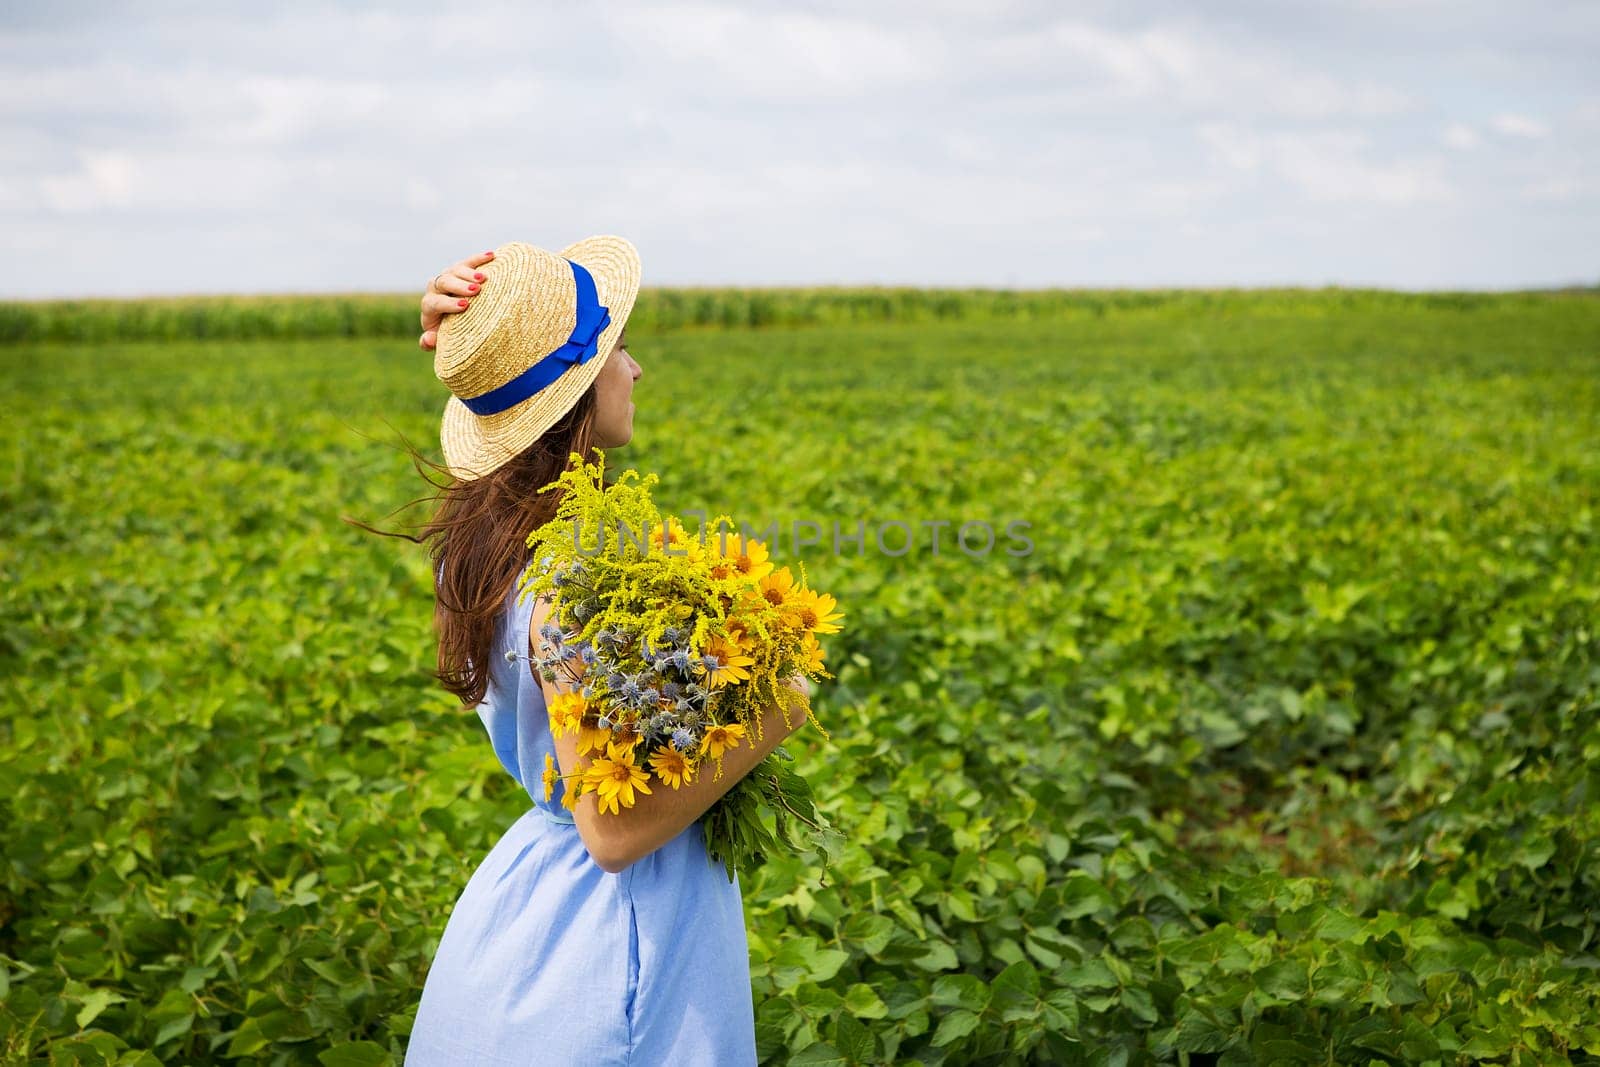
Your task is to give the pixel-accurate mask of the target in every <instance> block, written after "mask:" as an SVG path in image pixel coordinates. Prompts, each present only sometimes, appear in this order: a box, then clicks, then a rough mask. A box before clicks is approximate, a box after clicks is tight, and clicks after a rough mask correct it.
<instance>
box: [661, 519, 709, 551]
mask: <svg viewBox="0 0 1600 1067" xmlns="http://www.w3.org/2000/svg"><path fill="white" fill-rule="evenodd" d="M663 531H665V532H666V535H667V537H668V538H669V539H670V541H671V544H672V555H673V556H674V557H676V558H679V559H699V558H700V556H701V551H702V550H701V548H700V542H699V541H698V540H696V539H695V538H693V537H690V536H689V531H688V530H685V529H684V528H683V523H681V522H679V521H678V520H677V517H676V516H673V515H668V516H667V518H666V522H665V523H664V524H663V525H661V526H652V527H651V528H650V552H651V554H656V553H663V552H664V551H665V549H664V547H663V540H662V532H663Z"/></svg>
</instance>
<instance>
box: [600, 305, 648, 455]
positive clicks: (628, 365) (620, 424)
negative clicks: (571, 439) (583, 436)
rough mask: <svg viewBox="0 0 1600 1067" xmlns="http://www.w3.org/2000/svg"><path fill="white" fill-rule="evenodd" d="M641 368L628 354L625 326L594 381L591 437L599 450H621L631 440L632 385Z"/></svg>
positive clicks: (626, 329)
mask: <svg viewBox="0 0 1600 1067" xmlns="http://www.w3.org/2000/svg"><path fill="white" fill-rule="evenodd" d="M643 373H644V368H642V367H640V366H639V364H637V363H635V362H634V361H633V357H632V356H630V355H628V328H627V327H626V326H624V327H623V328H622V333H621V334H620V335H619V336H618V337H617V344H616V347H614V348H613V349H612V350H611V354H610V355H608V356H607V357H606V361H605V364H604V365H603V366H602V367H601V368H600V376H599V377H598V378H596V379H595V380H594V400H595V412H594V434H595V442H594V443H595V444H596V445H598V446H599V447H600V448H620V447H622V446H623V445H625V444H627V443H628V442H629V441H630V440H632V438H633V400H632V399H631V398H632V396H633V383H634V382H635V381H637V380H638V378H639V376H640V375H641V374H643Z"/></svg>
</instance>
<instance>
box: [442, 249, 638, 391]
mask: <svg viewBox="0 0 1600 1067" xmlns="http://www.w3.org/2000/svg"><path fill="white" fill-rule="evenodd" d="M567 262H568V263H569V264H571V265H572V280H573V281H574V282H576V283H577V285H578V307H577V321H576V323H575V324H574V325H573V327H572V336H571V337H569V338H568V339H567V343H566V344H564V345H562V346H561V347H560V348H558V349H556V350H555V351H554V352H551V353H550V354H549V355H547V356H545V357H544V358H543V359H541V360H539V362H537V363H535V364H534V365H533V366H531V367H529V368H528V369H527V370H525V371H523V372H522V373H521V374H519V375H517V376H516V377H515V378H513V379H511V380H510V381H509V382H507V383H506V384H504V385H502V386H500V387H498V388H496V389H491V390H489V391H488V392H487V393H484V394H482V395H481V396H475V397H472V398H471V399H470V400H469V399H467V398H466V397H462V398H461V402H462V403H463V404H465V405H466V406H467V410H468V411H470V412H472V413H473V414H474V415H494V414H496V413H498V412H501V411H504V410H506V409H507V408H513V407H516V406H517V405H518V404H520V403H522V402H523V401H524V400H526V399H528V398H529V397H530V396H532V395H533V394H534V393H537V392H538V391H539V390H541V389H543V388H544V387H545V386H547V385H549V384H550V383H551V382H553V381H555V380H556V379H557V378H559V377H561V376H562V375H563V374H565V373H566V372H567V371H568V370H570V369H571V368H573V367H576V366H578V365H579V364H582V363H586V362H588V361H589V360H590V359H592V358H594V355H595V353H596V352H598V351H599V348H600V334H601V333H602V332H603V331H604V330H605V328H606V327H607V326H609V325H611V309H610V308H608V307H605V306H604V305H602V304H601V303H600V299H599V297H597V296H596V295H595V291H594V278H593V277H592V276H591V275H590V274H589V272H588V271H587V270H585V269H583V268H582V267H580V266H579V265H578V264H576V263H573V262H572V261H571V260H570V259H569V260H567Z"/></svg>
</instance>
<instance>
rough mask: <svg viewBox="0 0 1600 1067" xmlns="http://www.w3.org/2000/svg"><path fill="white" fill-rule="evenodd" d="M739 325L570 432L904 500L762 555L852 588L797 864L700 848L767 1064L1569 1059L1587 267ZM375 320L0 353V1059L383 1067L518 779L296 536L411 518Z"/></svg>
mask: <svg viewBox="0 0 1600 1067" xmlns="http://www.w3.org/2000/svg"><path fill="white" fill-rule="evenodd" d="M873 299H874V298H873V297H872V295H871V294H862V295H861V297H860V301H859V302H860V304H861V306H872V300H873ZM930 299H931V298H930ZM995 299H996V300H998V299H999V298H998V297H996V298H995ZM1139 299H1142V295H1140V294H1132V295H1130V297H1129V300H1130V302H1131V303H1136V302H1137V301H1138V300H1139ZM715 307H716V305H714V304H712V305H707V306H706V308H704V309H699V310H696V311H695V312H694V313H695V315H702V314H705V315H709V314H711V313H712V311H714V310H715ZM728 314H729V316H730V317H731V318H732V319H733V320H735V321H739V315H740V314H743V315H744V316H745V321H748V320H749V318H750V317H751V316H750V312H749V311H748V310H745V311H743V312H738V311H730V312H728ZM762 314H766V312H763V313H762ZM986 314H987V313H986ZM91 319H92V317H91ZM996 321H998V320H996ZM643 322H644V320H643V319H642V318H641V319H639V320H636V322H635V325H636V326H638V325H642V324H643ZM657 325H659V321H658V323H657ZM767 325H768V328H765V329H762V330H760V331H751V330H728V331H725V332H717V331H689V330H683V331H676V332H668V331H664V330H658V331H657V332H655V333H653V334H651V333H645V332H641V333H640V336H639V344H638V345H637V347H636V348H634V349H633V354H634V355H635V357H636V358H637V359H638V360H639V361H640V363H641V364H642V365H643V366H644V367H645V369H646V373H645V376H644V377H643V378H641V379H640V381H639V383H638V387H637V390H636V393H635V397H634V399H635V401H636V402H637V404H638V417H637V419H636V425H637V436H636V439H635V442H634V444H633V445H631V446H630V447H629V448H628V449H627V450H625V451H624V452H620V453H617V456H618V457H619V459H621V460H622V461H623V462H624V463H625V465H627V466H633V467H637V468H639V469H642V470H653V471H659V472H662V474H663V475H664V477H663V482H662V485H661V491H660V492H659V493H658V503H659V504H660V505H661V507H662V510H664V511H670V512H674V513H677V514H685V513H686V512H688V511H690V510H693V509H705V510H706V511H707V512H708V513H712V514H715V513H719V512H724V511H725V512H728V513H731V514H736V515H740V516H748V517H750V518H751V520H752V521H753V522H754V523H755V524H756V525H757V526H763V525H764V524H765V523H766V522H767V521H768V520H771V521H777V522H780V523H784V524H787V523H788V522H790V521H791V520H794V519H808V520H814V521H817V522H819V523H823V524H831V523H832V522H834V521H838V522H839V523H840V524H841V526H842V527H843V530H844V534H845V535H847V536H848V535H849V534H850V533H851V531H852V530H853V529H854V527H855V524H856V522H857V521H862V520H864V521H865V522H866V523H867V524H868V527H869V529H870V528H872V527H875V526H876V524H878V523H881V522H883V521H887V520H893V519H898V520H900V521H905V522H909V523H912V524H914V525H915V526H916V531H917V535H918V540H917V547H916V548H915V549H914V550H913V551H911V552H908V553H907V554H906V555H904V556H889V555H884V554H880V553H877V552H874V551H871V545H872V537H871V536H870V533H869V535H868V537H867V539H866V544H867V548H868V550H867V551H865V552H862V551H858V550H857V549H855V548H854V547H853V546H852V545H850V544H848V543H847V544H846V545H845V547H844V549H843V551H842V552H841V553H840V554H839V555H837V556H835V555H833V554H832V552H831V546H830V550H829V551H823V550H819V549H818V548H816V547H814V546H813V547H810V548H807V549H803V550H800V551H794V550H793V549H792V542H791V540H790V538H789V537H788V536H785V538H784V539H783V540H782V542H781V543H780V544H778V545H775V546H774V555H775V557H777V558H779V559H781V560H785V561H787V560H789V559H793V558H795V557H796V556H802V557H804V558H805V559H806V560H807V563H808V569H809V571H810V572H811V574H812V577H813V578H814V579H815V581H816V582H817V583H818V584H819V585H821V586H823V587H825V588H827V589H828V590H829V591H830V592H833V593H835V594H836V595H837V596H838V597H839V598H840V600H841V602H842V603H844V604H845V605H847V606H848V607H849V608H850V610H851V614H850V618H849V625H848V627H847V629H846V632H845V633H844V634H843V635H841V638H842V639H841V640H840V641H839V642H838V643H837V644H836V645H835V646H833V647H831V648H830V651H829V657H828V658H829V665H830V668H831V669H832V670H833V672H834V673H835V675H836V676H837V681H836V683H835V684H833V685H830V686H827V687H825V688H824V690H823V691H822V693H821V694H819V696H818V698H817V706H816V712H817V715H818V718H819V719H820V720H821V721H823V722H825V723H826V724H827V726H828V729H829V733H830V734H831V736H832V738H833V740H832V741H831V742H829V743H827V744H826V745H816V746H811V745H808V744H807V743H806V742H805V738H806V737H807V736H808V735H807V733H806V732H802V733H801V734H799V735H796V738H795V740H794V742H793V743H792V744H791V745H790V748H791V749H792V750H793V752H794V754H795V756H796V759H795V767H796V769H797V770H799V771H800V772H802V773H803V774H804V775H805V776H806V777H807V778H808V779H809V780H810V781H811V783H812V785H813V788H814V790H815V792H816V797H817V802H818V807H819V809H820V810H821V811H823V812H824V813H826V814H827V815H828V817H829V818H830V819H831V820H832V821H833V822H834V824H835V825H837V826H838V827H839V828H840V829H842V830H843V831H845V833H846V835H847V837H848V841H847V843H846V844H845V845H844V846H843V848H842V849H841V850H840V852H839V854H838V856H837V857H836V858H835V860H834V862H833V863H831V864H829V865H827V866H826V867H824V866H823V865H822V864H820V863H819V862H817V860H818V858H817V857H814V856H797V857H796V856H782V855H779V856H777V857H775V858H774V859H772V860H771V861H770V862H768V863H767V864H766V865H765V866H764V867H762V868H761V869H760V870H759V871H757V872H756V874H755V876H753V877H752V878H751V879H750V880H749V881H748V882H745V883H744V887H745V890H746V901H747V915H748V917H749V921H750V951H751V972H752V980H753V982H754V986H755V993H756V1004H757V1015H758V1018H757V1032H758V1039H759V1042H760V1048H761V1050H762V1053H763V1056H764V1058H765V1059H766V1060H767V1061H768V1062H773V1063H780V1062H793V1063H881V1062H888V1061H894V1060H899V1061H911V1062H922V1063H929V1064H933V1063H990V1064H1001V1063H1041V1064H1042V1063H1051V1064H1055V1063H1107V1064H1110V1063H1145V1062H1173V1063H1180V1062H1189V1063H1230V1064H1232V1063H1256V1062H1261V1063H1268V1062H1278V1063H1300V1062H1317V1063H1330V1062H1331V1063H1372V1062H1377V1063H1427V1062H1437V1063H1467V1062H1474V1061H1489V1062H1512V1063H1541V1062H1566V1061H1568V1060H1574V1061H1579V1062H1594V1061H1595V1060H1596V1058H1600V1022H1597V1020H1600V982H1597V980H1596V972H1597V969H1600V952H1597V948H1596V936H1597V931H1596V923H1597V921H1600V884H1597V878H1600V873H1597V872H1600V864H1597V862H1596V861H1597V855H1596V850H1597V840H1600V814H1597V813H1600V808H1597V803H1600V770H1597V768H1600V642H1597V636H1596V633H1597V626H1596V619H1597V618H1600V580H1597V575H1600V540H1597V534H1596V514H1597V509H1596V499H1595V498H1596V490H1597V487H1600V450H1596V448H1595V447H1594V442H1595V441H1596V440H1597V439H1600V301H1597V300H1596V299H1595V298H1594V297H1593V296H1577V295H1573V296H1549V297H1535V296H1522V295H1518V296H1504V297H1498V296H1488V295H1484V296H1468V297H1460V296H1451V295H1436V296H1426V295H1419V296H1405V295H1390V294H1375V295H1360V294H1342V293H1333V294H1324V293H1310V294H1273V293H1268V294H1262V295H1259V296H1255V295H1252V294H1219V295H1215V296H1210V295H1194V296H1192V297H1191V296H1184V297H1182V298H1174V299H1170V300H1168V301H1167V302H1165V303H1163V302H1161V301H1159V300H1151V301H1148V302H1146V303H1145V304H1143V305H1141V306H1138V307H1123V308H1109V309H1108V310H1107V311H1106V313H1104V314H1100V313H1095V312H1088V311H1085V312H1082V313H1079V312H1072V313H1062V314H1053V315H1049V316H1043V315H1041V316H1038V317H1028V316H1024V315H1016V316H1014V317H1011V318H1007V319H1005V321H1004V322H1003V324H1001V325H996V324H995V321H989V320H983V321H979V319H978V318H977V317H976V315H974V316H973V317H972V318H971V319H970V320H969V319H967V318H963V317H962V316H961V315H954V314H953V315H950V316H948V317H947V318H946V319H937V320H936V319H934V318H929V319H927V320H912V321H908V322H902V321H898V320H896V321H894V322H892V323H882V322H876V321H862V322H856V323H849V322H846V323H841V324H837V325H827V324H821V325H815V326H808V327H805V328H789V327H787V326H784V325H782V324H781V323H770V324H767ZM405 338H406V339H405V340H404V341H403V342H402V341H392V342H391V341H383V342H374V341H362V340H351V341H338V342H333V341H317V342H288V343H280V342H274V343H272V344H243V343H236V342H234V343H226V344H223V343H216V342H209V341H208V342H185V343H171V344H162V345H149V344H139V345H119V344H102V343H96V344H93V345H27V346H18V347H12V348H10V349H7V350H6V351H5V352H4V353H0V378H3V381H4V384H5V387H6V395H7V396H8V397H12V398H14V400H15V402H14V404H13V407H12V417H11V419H10V420H9V422H8V428H9V429H10V431H11V432H9V433H8V434H6V435H5V437H4V438H3V440H0V472H4V476H3V477H0V590H3V592H0V661H3V667H4V670H3V672H0V677H3V678H4V682H3V683H0V684H3V687H4V688H3V690H0V692H3V697H0V1060H5V1061H26V1060H30V1059H38V1060H49V1059H54V1060H57V1061H60V1062H81V1063H113V1062H120V1063H152V1064H153V1063H196V1062H214V1061H219V1060H227V1059H236V1060H248V1061H258V1060H259V1061H266V1062H276V1063H285V1064H289V1063H306V1064H313V1063H317V1064H344V1063H382V1062H398V1061H399V1059H400V1057H401V1056H402V1055H403V1052H404V1047H405V1038H406V1034H407V1033H408V1031H409V1027H410V1020H411V1017H412V1013H413V1011H414V1009H415V1005H416V998H417V996H418V993H419V991H420V989H421V985H422V980H423V977H424V975H425V973H426V970H427V966H428V961H429V959H430V958H431V956H432V953H433V951H434V948H435V946H436V943H437V937H438V935H439V932H440V931H441V930H442V929H443V926H444V923H445V919H446V916H447V914H448V911H449V908H450V906H451V904H452V903H453V902H454V900H455V899H456V897H457V896H458V895H459V893H460V891H461V888H462V887H463V886H464V885H465V883H466V880H467V878H468V876H469V875H470V874H471V872H472V870H473V869H474V868H475V866H476V865H477V863H478V862H479V860H481V858H482V856H483V855H484V854H485V853H486V852H487V851H488V849H489V848H490V847H491V846H492V845H493V843H494V841H495V840H496V839H497V838H498V836H499V835H500V833H502V832H503V830H504V829H505V827H506V826H508V825H509V824H510V823H511V822H512V821H513V820H514V819H515V818H516V817H517V816H518V815H520V814H521V813H522V812H523V811H524V810H525V809H526V807H527V803H528V802H527V796H526V794H525V793H524V792H522V790H521V787H520V786H519V785H518V784H517V783H516V782H514V781H512V780H511V778H510V777H509V776H508V775H506V774H505V773H504V771H503V770H502V769H501V768H500V767H499V765H498V763H497V762H496V761H495V759H494V756H493V753H492V752H491V751H490V749H489V746H488V744H487V741H486V739H485V737H484V736H483V731H482V725H481V724H480V723H479V722H478V721H477V718H476V717H475V716H474V715H472V714H471V713H470V712H465V711H462V710H461V709H459V708H455V707H452V706H451V701H450V700H449V698H448V697H446V696H445V695H444V694H443V692H442V690H440V689H438V687H437V685H436V684H435V683H434V682H433V680H432V679H431V677H430V674H431V671H432V669H433V667H434V660H433V655H434V648H433V644H432V640H433V635H432V631H431V624H432V620H431V614H430V605H431V600H430V597H431V591H432V586H431V582H430V572H429V566H428V561H427V559H426V556H425V554H424V553H423V552H422V550H421V549H420V548H417V547H416V546H414V545H409V544H407V543H405V542H395V541H382V540H378V539H375V538H371V537H369V536H367V535H365V534H362V533H360V532H359V531H356V530H353V529H351V528H349V527H346V526H344V525H342V524H340V523H339V522H338V516H340V515H341V514H349V515H354V516H359V517H361V518H364V519H366V520H368V521H381V520H382V518H383V516H384V515H386V514H387V513H388V512H389V511H390V510H391V509H392V508H394V507H395V506H397V505H398V504H400V503H402V502H404V501H406V500H410V499H412V498H413V497H414V496H416V495H417V478H416V475H415V473H414V472H413V471H412V469H411V467H410V466H409V464H408V463H407V462H406V460H405V458H404V456H403V455H400V454H398V453H396V452H394V451H393V450H391V449H389V448H386V447H384V446H383V445H382V444H381V443H377V442H375V441H374V440H373V439H372V438H375V437H381V436H382V435H383V434H384V432H385V420H388V421H391V422H393V424H394V425H395V426H397V427H398V428H399V429H400V430H402V431H403V432H405V433H406V435H407V436H408V437H410V438H411V439H412V440H414V441H418V442H421V443H423V444H424V445H425V446H428V445H431V443H432V442H435V441H436V440H437V420H438V417H439V414H440V412H441V411H442V409H443V406H444V393H443V391H442V389H441V388H440V387H439V386H438V384H437V382H436V381H435V380H434V379H433V377H432V372H431V365H430V363H431V361H430V359H429V357H428V356H427V355H426V354H422V353H419V352H417V351H416V350H415V348H414V347H411V346H412V343H413V342H412V341H411V339H410V338H411V335H410V325H409V324H407V330H406V334H405ZM708 427H711V428H714V429H707V428H708ZM420 518H421V516H420V515H414V516H413V520H414V521H420ZM934 520H948V521H952V522H953V523H959V522H963V521H968V520H982V521H986V522H989V523H991V524H992V525H994V526H995V527H996V528H997V529H1001V528H1003V527H1004V525H1005V524H1006V523H1007V522H1009V521H1012V520H1021V521H1026V522H1029V523H1031V526H1029V527H1028V528H1027V530H1026V533H1027V536H1028V537H1029V538H1030V539H1031V541H1032V542H1033V546H1034V547H1033V551H1032V552H1031V553H1030V554H1026V555H1020V556H1014V555H1008V554H1007V553H1006V552H1005V551H1004V550H1003V549H996V550H995V551H993V552H990V553H987V554H983V555H969V554H968V553H966V552H963V551H961V550H959V548H958V546H956V545H955V544H954V543H953V537H954V529H955V527H954V525H952V526H951V527H948V528H945V529H944V530H943V542H942V550H941V551H940V553H939V554H938V555H935V554H934V553H933V552H932V551H931V544H930V543H931V537H932V532H933V531H932V530H929V529H926V528H924V527H922V526H921V525H920V524H921V523H923V522H926V521H934Z"/></svg>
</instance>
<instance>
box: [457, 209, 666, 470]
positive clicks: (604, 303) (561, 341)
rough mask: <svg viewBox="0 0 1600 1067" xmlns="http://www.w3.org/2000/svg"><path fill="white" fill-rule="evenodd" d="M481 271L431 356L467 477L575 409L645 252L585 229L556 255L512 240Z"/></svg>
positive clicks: (625, 307)
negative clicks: (462, 308)
mask: <svg viewBox="0 0 1600 1067" xmlns="http://www.w3.org/2000/svg"><path fill="white" fill-rule="evenodd" d="M478 269H479V270H480V271H481V272H483V275H484V280H483V282H482V286H481V288H480V289H479V290H478V295H477V296H476V297H474V298H473V301H472V305H471V306H470V307H468V308H467V309H466V310H465V311H462V312H460V313H458V314H454V315H446V316H445V318H444V322H443V323H441V324H440V326H439V340H438V344H437V347H436V348H435V350H434V359H433V372H434V374H436V375H437V376H438V378H439V380H440V381H441V382H443V383H444V384H445V385H446V386H448V387H449V389H450V392H451V393H452V394H454V395H453V396H451V398H450V399H449V400H448V401H446V402H445V407H444V419H443V421H442V422H441V423H440V426H439V443H440V445H442V446H443V448H444V459H445V465H446V466H447V467H449V469H450V473H451V474H452V475H454V476H455V477H457V478H459V479H462V480H471V479H473V478H479V477H482V476H483V475H485V474H488V473H489V472H490V471H492V470H494V469H495V468H496V467H499V466H500V465H501V464H503V463H505V462H506V460H508V459H510V458H511V457H513V456H515V455H516V454H517V453H519V452H521V451H522V450H523V449H525V448H527V447H528V446H529V445H531V444H533V443H534V442H535V441H537V440H538V439H539V437H540V435H541V434H543V433H544V432H545V431H546V430H548V429H549V428H550V427H551V426H553V425H555V423H556V422H557V420H559V419H560V418H561V416H563V415H565V414H566V413H567V412H568V411H571V410H572V407H573V405H574V404H576V403H577V402H578V401H579V400H580V399H581V398H582V397H583V393H584V390H586V389H588V388H589V385H590V384H591V383H592V382H593V381H594V380H595V378H596V377H598V376H599V374H600V368H601V366H602V365H604V363H605V361H606V357H607V356H608V355H610V353H611V348H612V346H613V345H615V344H616V340H617V338H618V336H620V335H621V333H622V327H623V325H624V324H625V323H626V322H627V321H628V314H629V313H630V312H631V311H632V310H633V302H634V299H635V298H636V297H637V296H638V295H639V253H638V252H637V251H636V250H635V249H634V247H633V245H631V244H629V243H628V242H627V241H625V240H624V239H622V238H621V237H611V236H601V237H587V238H585V239H583V240H582V241H579V242H578V243H577V244H573V245H568V246H567V247H566V248H563V249H562V250H561V252H560V253H559V254H557V253H555V252H546V251H545V250H544V249H542V248H535V247H533V246H532V245H528V244H523V243H522V242H521V241H512V242H511V243H509V244H505V245H502V246H500V247H499V248H497V249H495V251H494V259H493V260H491V261H490V262H488V263H486V264H484V265H483V266H481V267H479V268H478Z"/></svg>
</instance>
